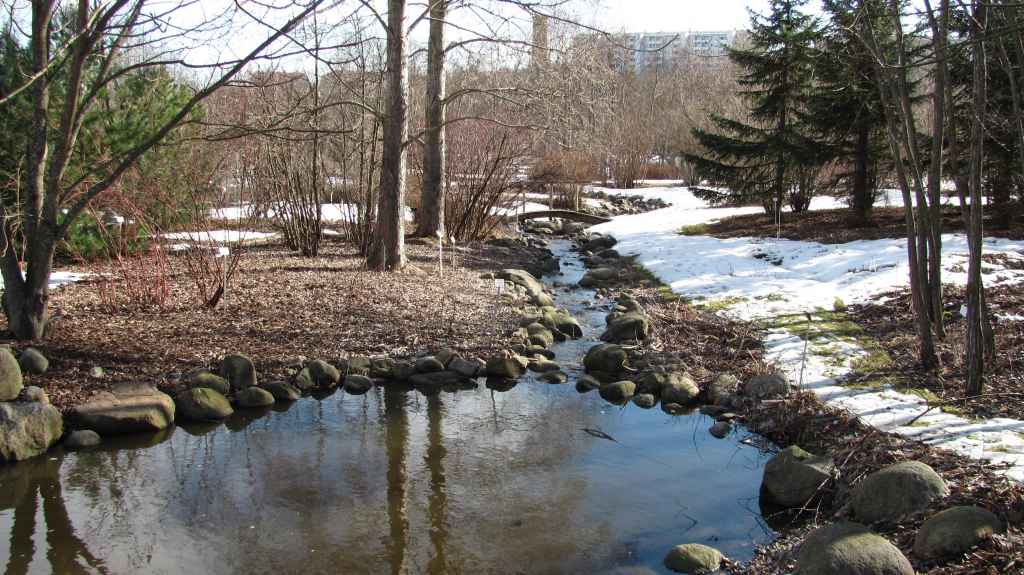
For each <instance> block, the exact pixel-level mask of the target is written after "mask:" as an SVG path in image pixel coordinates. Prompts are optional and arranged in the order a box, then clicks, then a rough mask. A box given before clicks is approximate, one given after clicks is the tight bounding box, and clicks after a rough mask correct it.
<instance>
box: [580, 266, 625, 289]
mask: <svg viewBox="0 0 1024 575" xmlns="http://www.w3.org/2000/svg"><path fill="white" fill-rule="evenodd" d="M617 275H618V272H617V271H615V269H614V268H594V269H592V270H589V271H587V273H585V274H583V277H582V278H580V281H579V286H580V287H583V288H593V287H598V286H600V285H601V284H603V283H605V282H607V281H609V280H613V279H615V277H616V276H617Z"/></svg>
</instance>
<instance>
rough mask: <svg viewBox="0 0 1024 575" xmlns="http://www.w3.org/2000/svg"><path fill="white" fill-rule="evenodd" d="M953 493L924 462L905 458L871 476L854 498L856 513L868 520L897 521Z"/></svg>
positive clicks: (858, 487)
mask: <svg viewBox="0 0 1024 575" xmlns="http://www.w3.org/2000/svg"><path fill="white" fill-rule="evenodd" d="M948 495H949V487H948V486H946V482H945V481H944V480H943V479H942V477H940V476H939V474H938V473H935V470H934V469H932V468H931V467H929V466H928V465H926V464H924V463H921V462H920V461H903V462H900V463H894V464H892V465H889V466H888V467H884V468H882V469H879V470H878V471H876V472H874V473H872V474H871V475H868V476H867V477H866V478H865V479H864V480H863V481H861V482H860V483H858V484H857V486H856V487H854V489H853V493H852V495H851V497H850V505H851V508H852V509H853V516H854V517H856V518H857V520H858V521H863V522H865V523H876V522H886V523H895V522H897V521H899V520H901V519H903V518H904V517H906V516H908V515H911V514H914V513H920V512H922V511H925V510H926V509H928V507H929V506H930V505H931V504H932V503H934V502H936V501H938V500H940V499H942V498H944V497H946V496H948Z"/></svg>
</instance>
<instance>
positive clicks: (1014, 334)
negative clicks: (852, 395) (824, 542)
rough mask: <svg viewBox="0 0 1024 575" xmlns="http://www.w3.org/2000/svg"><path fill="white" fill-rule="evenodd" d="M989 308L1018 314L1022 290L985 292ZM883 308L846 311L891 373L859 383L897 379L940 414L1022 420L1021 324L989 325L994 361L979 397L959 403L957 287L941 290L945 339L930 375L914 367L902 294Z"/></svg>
mask: <svg viewBox="0 0 1024 575" xmlns="http://www.w3.org/2000/svg"><path fill="white" fill-rule="evenodd" d="M985 293H986V296H987V297H988V301H989V305H990V306H991V307H992V310H993V311H994V312H996V313H1003V314H1007V313H1013V314H1024V288H1022V287H1021V286H1010V287H1007V286H998V287H990V288H987V289H986V290H985ZM887 295H888V297H889V298H892V299H889V301H887V302H886V303H885V304H884V305H863V306H850V307H849V309H848V310H847V311H848V313H849V315H850V319H852V320H853V321H855V322H856V323H857V324H858V325H860V326H861V327H863V328H864V329H865V330H866V331H867V332H868V334H869V335H870V336H871V337H873V338H874V339H877V340H878V342H879V343H880V344H881V345H882V346H883V347H884V348H885V349H886V350H887V351H888V352H889V355H890V356H891V357H892V358H893V366H892V368H891V369H887V370H884V371H880V372H877V373H875V374H874V375H873V376H872V377H871V378H867V379H866V380H865V381H864V383H868V384H870V383H871V381H872V380H878V379H879V378H893V377H897V378H898V379H899V380H900V382H901V384H903V385H909V386H911V387H915V388H924V389H928V390H930V391H932V392H933V393H935V395H937V396H939V398H940V399H942V400H943V401H944V402H948V403H945V404H944V405H943V407H945V408H946V409H956V410H961V411H964V412H965V413H966V414H967V415H970V416H974V417H981V418H991V417H1011V418H1015V419H1024V322H1021V321H998V320H995V321H993V326H992V327H993V331H994V333H995V338H996V356H995V361H994V362H993V363H991V364H989V366H988V370H987V377H986V383H985V393H984V395H982V396H980V397H976V398H971V399H965V398H964V385H965V384H964V381H965V377H966V373H965V371H964V366H963V354H964V349H966V340H965V332H964V318H963V317H961V316H960V313H959V310H960V306H961V305H962V304H964V303H966V301H965V299H964V289H963V288H962V287H954V286H946V288H945V293H944V296H945V297H944V300H945V302H946V309H947V310H951V311H950V312H949V313H948V314H947V315H948V319H947V321H946V324H945V326H946V332H947V335H946V338H945V339H944V340H941V341H936V348H937V352H938V354H939V357H940V361H941V362H942V365H941V366H940V367H939V368H938V369H936V370H933V371H925V370H922V369H920V367H919V365H918V361H917V353H918V351H917V350H918V346H917V335H916V332H915V329H914V324H913V314H912V311H913V307H912V305H911V301H910V295H909V293H908V292H905V291H904V292H897V293H892V294H887Z"/></svg>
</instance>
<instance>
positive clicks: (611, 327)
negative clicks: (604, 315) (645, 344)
mask: <svg viewBox="0 0 1024 575" xmlns="http://www.w3.org/2000/svg"><path fill="white" fill-rule="evenodd" d="M650 336H651V320H650V319H648V317H647V316H646V315H643V314H639V313H634V312H629V313H624V314H622V315H620V316H618V317H616V318H615V319H614V320H612V322H611V323H609V324H608V329H606V330H605V331H604V333H603V334H601V340H602V341H607V342H611V343H620V342H624V341H634V340H636V341H643V340H646V339H647V338H648V337H650Z"/></svg>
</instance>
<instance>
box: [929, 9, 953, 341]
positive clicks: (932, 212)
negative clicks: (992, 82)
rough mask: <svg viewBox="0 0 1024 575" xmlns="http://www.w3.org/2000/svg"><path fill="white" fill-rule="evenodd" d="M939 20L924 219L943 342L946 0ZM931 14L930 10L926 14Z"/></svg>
mask: <svg viewBox="0 0 1024 575" xmlns="http://www.w3.org/2000/svg"><path fill="white" fill-rule="evenodd" d="M940 10H941V13H940V14H939V18H938V21H937V22H936V21H935V20H934V19H933V20H932V22H933V26H934V27H935V30H934V32H935V38H934V39H933V42H934V43H935V82H934V84H935V85H934V86H933V93H932V150H931V163H930V164H929V166H928V201H929V206H927V208H926V212H925V216H926V217H927V218H928V219H929V220H930V221H929V226H928V228H929V230H928V231H929V234H930V237H929V247H930V249H929V251H928V283H929V286H930V288H931V290H932V293H931V301H930V304H931V307H930V312H929V313H930V315H931V318H932V326H933V328H934V329H935V335H936V336H937V337H938V338H939V339H942V338H944V337H945V336H946V330H945V327H944V324H943V321H942V320H943V318H942V152H943V147H944V146H943V143H944V142H945V133H944V130H945V127H946V122H945V114H946V76H947V71H948V69H949V62H948V61H947V59H946V37H947V35H948V33H949V0H941V4H940ZM930 12H931V11H930V10H929V13H930Z"/></svg>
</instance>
